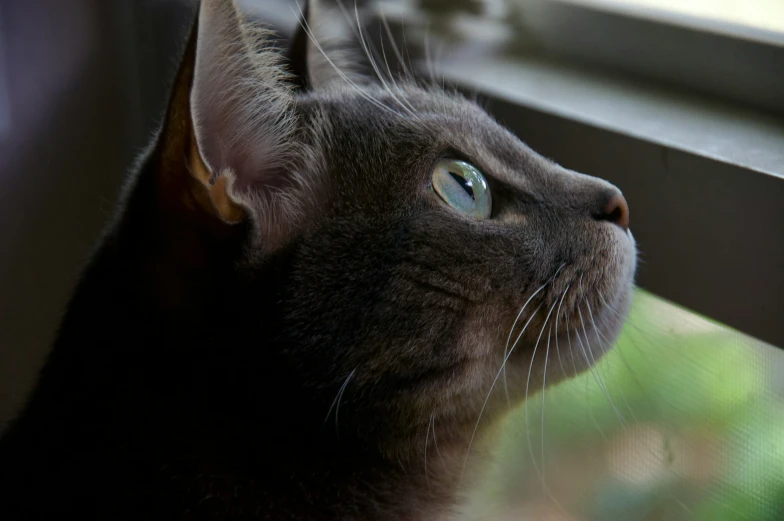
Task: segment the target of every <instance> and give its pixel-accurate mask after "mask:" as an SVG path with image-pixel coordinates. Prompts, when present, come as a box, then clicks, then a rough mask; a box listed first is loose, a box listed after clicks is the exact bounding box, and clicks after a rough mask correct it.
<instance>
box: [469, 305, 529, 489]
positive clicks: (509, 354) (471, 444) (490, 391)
mask: <svg viewBox="0 0 784 521" xmlns="http://www.w3.org/2000/svg"><path fill="white" fill-rule="evenodd" d="M541 308H542V304H539V306H537V308H536V309H535V310H534V311H533V313H531V316H530V317H529V318H528V320H527V321H526V323H525V325H524V326H523V330H522V331H521V332H520V335H522V334H523V333H524V332H525V330H526V328H527V327H528V325H529V324H530V323H531V321H532V320H533V319H534V317H535V316H536V313H537V312H539V310H540V309H541ZM517 340H520V337H517ZM517 340H516V341H515V343H514V345H513V346H512V348H511V349H510V350H509V352H508V353H507V354H506V356H505V357H504V360H503V362H502V364H501V368H500V369H499V370H498V372H497V373H496V375H495V378H494V379H493V383H492V384H490V389H489V390H488V391H487V396H486V397H485V401H484V403H483V404H482V408H481V409H480V410H479V416H478V417H477V419H476V424H475V425H474V431H473V432H472V433H471V439H470V440H469V441H468V448H467V449H466V455H465V460H464V461H463V468H462V470H461V471H460V483H462V482H463V474H464V473H465V467H466V464H467V463H468V457H469V455H470V454H471V447H472V446H473V444H474V438H475V437H476V433H477V431H478V430H479V423H480V422H481V421H482V415H483V414H484V412H485V409H486V408H487V403H488V402H489V401H490V396H491V395H492V394H493V389H494V388H495V384H496V382H498V378H499V377H500V376H501V373H502V372H503V370H504V367H505V366H506V362H507V361H508V360H509V357H510V356H512V353H513V352H514V348H515V347H516V346H517Z"/></svg>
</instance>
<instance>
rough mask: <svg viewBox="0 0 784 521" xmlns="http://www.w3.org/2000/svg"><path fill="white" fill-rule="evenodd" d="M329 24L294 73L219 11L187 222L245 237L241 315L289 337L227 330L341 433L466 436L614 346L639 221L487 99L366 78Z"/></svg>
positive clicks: (204, 40) (217, 7) (197, 126)
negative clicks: (273, 354) (203, 219)
mask: <svg viewBox="0 0 784 521" xmlns="http://www.w3.org/2000/svg"><path fill="white" fill-rule="evenodd" d="M314 14H317V13H315V12H314V8H313V6H312V5H311V9H310V15H309V18H310V23H309V24H307V25H306V26H305V30H304V31H303V32H301V33H300V37H303V36H304V37H312V39H310V38H308V39H305V40H302V39H300V38H295V39H294V46H293V49H294V50H293V52H292V59H291V61H290V62H287V61H286V60H285V59H284V57H282V56H281V55H279V54H278V51H276V50H274V49H272V48H270V47H268V46H267V47H265V45H264V43H265V41H266V40H265V39H266V38H268V36H269V35H267V34H266V33H264V32H259V31H250V30H249V29H248V28H247V27H246V26H245V25H243V24H241V22H240V19H239V18H238V15H237V12H236V10H235V7H234V5H233V3H232V2H231V1H229V0H203V2H202V6H201V12H200V15H199V21H198V37H197V40H196V50H195V62H194V65H193V75H192V89H191V90H190V98H189V112H190V121H191V122H192V129H193V133H192V135H193V136H195V138H194V139H193V140H192V141H191V144H192V146H191V147H190V149H189V152H188V153H189V170H190V172H191V174H192V175H193V178H194V179H195V182H191V183H189V184H188V190H191V191H192V192H193V195H192V197H190V198H189V200H190V201H196V202H195V203H193V204H190V207H191V208H192V209H193V208H198V209H199V210H198V211H203V212H205V213H209V214H210V215H212V217H213V218H214V220H215V221H216V222H220V223H225V226H226V227H231V226H237V225H236V224H234V223H236V222H239V221H242V222H244V223H246V229H247V230H249V231H248V233H247V236H246V237H245V239H244V245H243V250H242V251H243V253H242V256H241V258H237V259H236V262H235V263H234V269H236V270H237V273H239V279H240V280H243V281H247V282H246V284H245V286H244V291H245V292H246V293H245V294H244V296H243V297H242V298H243V302H244V303H245V305H247V303H248V302H253V300H254V298H255V299H257V301H258V302H259V308H258V313H259V314H257V315H255V316H258V317H259V323H262V322H264V317H263V316H262V315H261V313H262V309H266V310H269V309H274V310H275V311H274V313H275V314H276V317H277V318H276V320H277V323H276V324H275V328H274V329H275V337H274V338H269V337H268V336H266V335H267V333H268V330H267V329H266V328H255V329H254V324H253V323H249V322H252V321H253V317H254V313H256V311H253V310H252V311H250V312H248V311H247V310H245V312H244V313H243V314H242V315H241V316H242V320H243V323H241V324H238V323H236V322H235V323H233V324H227V326H226V327H231V328H233V329H234V330H239V331H242V332H243V333H242V334H243V335H244V337H245V338H243V347H242V349H246V350H259V351H260V352H263V351H264V350H269V349H279V350H282V351H285V353H284V354H283V355H282V356H280V357H278V358H277V360H279V361H284V362H281V363H285V364H287V367H281V368H280V371H281V373H285V374H286V375H288V376H290V375H292V374H295V375H298V378H299V382H298V384H297V385H298V386H299V387H300V388H302V387H304V388H306V389H307V391H306V392H308V393H312V397H313V402H314V403H316V404H319V407H321V410H322V412H323V414H324V416H327V415H328V411H330V410H332V413H333V414H335V413H336V411H335V409H336V407H335V406H336V405H338V407H339V409H340V416H341V429H346V430H353V431H355V432H358V433H361V436H363V437H364V438H365V439H368V440H371V441H378V442H379V443H381V444H384V443H385V442H387V441H389V439H392V438H394V439H395V440H398V441H400V440H410V439H411V437H413V436H424V435H425V433H426V430H427V428H429V427H428V426H429V425H430V424H431V422H433V423H434V424H438V425H443V426H446V427H447V430H448V431H449V432H451V433H452V435H454V436H455V437H458V436H468V435H470V434H471V431H472V429H473V427H474V424H475V422H476V421H477V418H478V416H479V414H480V412H482V411H484V412H483V414H485V415H487V416H492V414H493V411H494V410H496V409H498V408H499V406H502V407H504V408H505V407H506V399H507V396H508V397H509V398H510V399H511V400H512V401H513V402H514V401H518V402H519V400H521V399H522V398H523V397H524V396H525V395H526V393H527V392H528V393H533V392H535V391H536V390H539V389H541V388H542V386H543V384H544V380H545V373H546V383H548V384H549V383H553V382H557V381H559V380H561V379H563V378H564V377H565V376H568V375H571V374H574V373H576V372H579V371H582V370H584V369H586V368H587V367H588V366H589V365H591V364H593V363H595V362H596V361H597V360H598V359H599V358H600V357H601V356H602V355H603V354H604V353H605V352H606V351H607V349H608V348H609V347H610V345H611V344H612V342H613V340H614V339H615V338H616V336H617V334H618V332H619V329H620V327H621V324H622V322H623V320H624V318H625V315H626V313H627V311H628V307H629V304H630V298H631V291H632V282H633V276H634V272H635V264H636V261H635V258H636V250H635V244H634V240H633V239H632V236H631V234H630V233H629V231H628V222H629V221H628V218H629V217H628V216H629V211H628V208H627V206H626V202H625V200H624V199H623V197H622V195H621V193H620V191H619V190H618V189H617V188H615V187H614V186H612V185H611V184H609V183H607V182H605V181H602V180H600V179H597V178H594V177H590V176H586V175H582V174H579V173H577V172H573V171H570V170H568V169H566V168H563V167H561V166H559V165H557V164H555V163H554V162H552V161H550V160H548V159H545V158H544V157H542V156H540V155H538V154H537V153H535V152H534V151H532V150H531V149H530V148H528V147H527V146H526V145H525V144H523V143H522V142H521V141H520V140H518V139H517V138H516V137H515V136H514V135H512V134H511V133H510V132H508V131H507V130H505V129H504V128H502V127H501V126H499V125H498V124H497V123H496V122H495V121H494V120H493V119H492V118H491V117H490V116H488V115H487V114H486V113H485V112H484V111H483V110H482V109H481V108H480V107H479V106H477V105H476V104H475V103H473V102H472V101H469V100H467V99H465V98H463V97H461V96H459V95H456V94H451V93H446V92H444V91H443V90H442V89H441V88H438V87H433V88H428V87H422V86H417V85H415V84H414V83H413V82H408V81H404V80H401V79H396V81H395V82H393V81H392V80H391V79H390V78H389V77H386V78H384V79H379V78H378V77H376V78H375V79H374V78H372V77H370V78H367V77H361V76H359V75H357V74H355V73H353V72H350V71H349V68H348V67H346V65H347V63H346V58H345V55H341V53H338V52H334V51H333V52H330V50H329V49H328V48H333V47H334V46H330V45H329V38H323V37H320V36H319V24H317V23H316V22H314V21H313V18H314ZM321 31H322V33H323V32H324V31H323V29H322V30H321ZM308 33H309V34H308ZM322 51H324V52H322ZM349 65H353V62H352V63H349ZM292 71H294V72H292ZM175 126H176V125H175ZM281 266H282V267H281ZM273 267H274V268H273ZM272 273H274V275H271V274H272ZM272 277H274V278H275V280H274V281H273V280H272ZM272 287H274V288H275V289H274V291H273V290H272V289H270V288H272ZM271 301H274V302H272V304H271ZM261 303H264V304H263V305H262V304H261ZM217 305H227V306H228V305H230V303H225V304H217ZM251 306H252V304H251ZM264 306H266V307H264ZM270 306H272V307H270ZM267 325H269V324H268V323H267ZM339 395H340V398H338V396H339ZM281 399H283V397H281ZM317 408H318V407H317Z"/></svg>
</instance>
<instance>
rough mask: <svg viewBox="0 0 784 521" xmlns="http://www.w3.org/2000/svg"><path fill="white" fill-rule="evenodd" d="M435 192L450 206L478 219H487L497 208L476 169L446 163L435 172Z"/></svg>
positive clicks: (440, 165)
mask: <svg viewBox="0 0 784 521" xmlns="http://www.w3.org/2000/svg"><path fill="white" fill-rule="evenodd" d="M433 190H435V192H436V193H437V194H438V195H439V197H441V199H443V200H444V202H445V203H446V204H448V205H449V206H451V207H452V208H454V209H455V210H457V211H458V212H460V213H463V214H465V215H468V216H469V217H473V218H475V219H487V218H488V217H490V212H491V210H492V208H493V202H492V198H491V197H490V189H489V188H488V186H487V180H485V177H484V176H483V175H482V173H481V172H480V171H479V170H478V169H477V168H476V167H475V166H473V165H470V164H468V163H466V162H465V161H458V160H456V159H442V160H441V161H439V162H438V164H437V165H436V167H435V169H434V170H433Z"/></svg>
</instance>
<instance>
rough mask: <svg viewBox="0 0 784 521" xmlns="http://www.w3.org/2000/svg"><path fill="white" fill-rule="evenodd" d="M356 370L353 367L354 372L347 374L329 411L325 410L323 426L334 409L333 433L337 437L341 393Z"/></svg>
mask: <svg viewBox="0 0 784 521" xmlns="http://www.w3.org/2000/svg"><path fill="white" fill-rule="evenodd" d="M357 369H358V368H357V367H355V368H354V370H353V371H351V372H350V373H349V374H348V376H347V377H346V379H345V380H344V381H343V385H341V386H340V390H339V391H338V394H337V396H335V399H334V400H333V401H332V405H330V406H329V410H327V416H326V417H325V418H324V424H323V425H326V423H327V420H329V415H330V414H331V413H332V409H335V432H336V433H338V435H339V432H338V414H339V412H340V399H341V398H342V397H343V393H344V392H345V391H346V387H348V383H349V381H351V378H353V376H354V373H356V371H357ZM323 425H322V428H323Z"/></svg>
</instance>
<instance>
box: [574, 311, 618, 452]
mask: <svg viewBox="0 0 784 521" xmlns="http://www.w3.org/2000/svg"><path fill="white" fill-rule="evenodd" d="M564 318H565V319H566V331H567V335H566V341H567V342H568V344H569V358H570V359H571V360H572V369H573V370H574V374H578V373H579V371H578V370H577V363H576V362H575V360H574V358H575V354H574V348H573V347H572V335H571V334H570V333H568V332H569V331H571V328H570V327H569V315H566V317H564ZM575 334H576V336H577V339H578V340H579V339H580V335H579V333H578V332H577V330H576V329H575ZM580 345H581V346H582V341H581V342H580ZM586 361H587V356H586ZM588 396H589V394H588V379H586V380H585V397H586V398H587V397H588ZM585 410H586V411H588V415H589V416H590V417H591V420H592V421H593V424H594V426H595V427H596V430H597V431H599V434H601V435H602V438H604V440H605V441H608V440H609V438H607V435H606V434H605V433H604V430H603V429H602V428H601V426H600V425H599V422H598V421H596V417H595V416H594V415H593V412H592V411H591V407H590V405H589V404H586V407H585Z"/></svg>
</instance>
